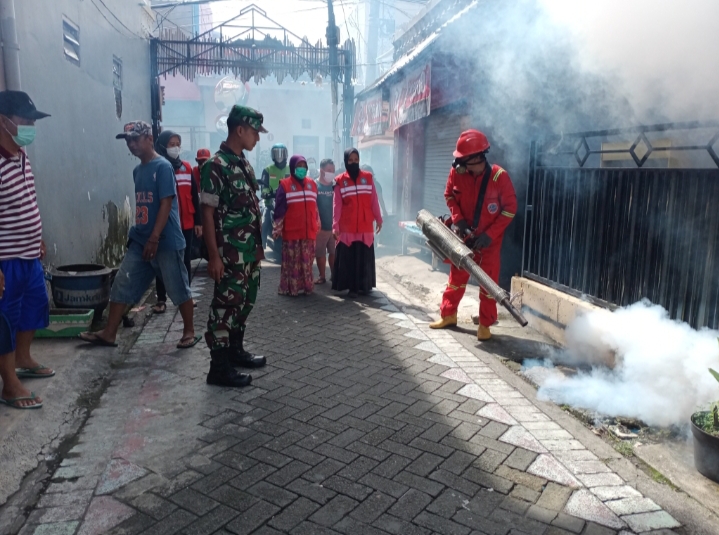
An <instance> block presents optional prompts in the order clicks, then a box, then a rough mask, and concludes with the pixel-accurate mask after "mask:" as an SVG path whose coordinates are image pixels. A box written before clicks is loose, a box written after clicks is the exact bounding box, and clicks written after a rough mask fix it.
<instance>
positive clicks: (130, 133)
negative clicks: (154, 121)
mask: <svg viewBox="0 0 719 535" xmlns="http://www.w3.org/2000/svg"><path fill="white" fill-rule="evenodd" d="M122 130H123V131H122V134H117V135H116V136H115V139H125V138H128V137H139V136H151V135H152V127H151V126H150V125H149V124H148V123H146V122H145V121H132V122H131V123H127V124H126V125H125V127H124V128H123V129H122Z"/></svg>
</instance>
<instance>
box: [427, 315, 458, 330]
mask: <svg viewBox="0 0 719 535" xmlns="http://www.w3.org/2000/svg"><path fill="white" fill-rule="evenodd" d="M455 325H457V314H452V315H451V316H447V317H445V318H440V319H438V320H437V321H435V322H432V323H430V324H429V328H430V329H446V328H447V327H453V326H455Z"/></svg>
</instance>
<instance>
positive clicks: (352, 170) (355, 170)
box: [345, 147, 360, 180]
mask: <svg viewBox="0 0 719 535" xmlns="http://www.w3.org/2000/svg"><path fill="white" fill-rule="evenodd" d="M352 153H354V154H356V155H357V157H358V158H359V151H358V150H357V149H355V148H354V147H351V148H349V149H346V150H345V169H347V174H348V175H349V176H350V178H351V179H352V180H357V177H358V176H359V172H360V168H359V164H356V165H352V166H350V165H349V159H350V156H352Z"/></svg>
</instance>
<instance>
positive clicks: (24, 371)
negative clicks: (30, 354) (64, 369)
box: [15, 364, 55, 379]
mask: <svg viewBox="0 0 719 535" xmlns="http://www.w3.org/2000/svg"><path fill="white" fill-rule="evenodd" d="M40 370H50V368H48V367H47V366H44V365H42V364H38V365H37V366H35V367H33V368H15V375H17V376H18V377H19V378H20V379H32V378H35V377H37V378H38V379H41V378H44V377H52V376H53V375H55V372H54V371H53V370H50V373H37V372H39V371H40Z"/></svg>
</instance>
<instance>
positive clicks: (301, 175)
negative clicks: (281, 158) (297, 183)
mask: <svg viewBox="0 0 719 535" xmlns="http://www.w3.org/2000/svg"><path fill="white" fill-rule="evenodd" d="M295 176H296V177H297V179H298V180H304V179H305V177H306V176H307V169H305V168H304V167H298V168H297V169H295Z"/></svg>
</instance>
